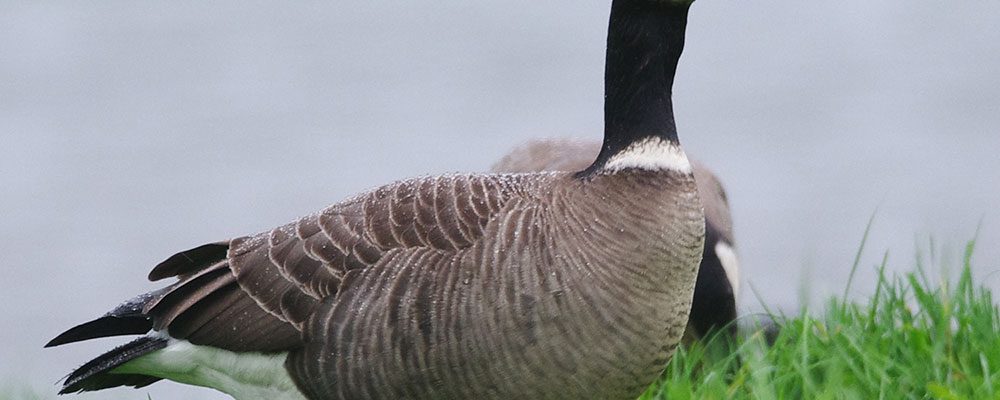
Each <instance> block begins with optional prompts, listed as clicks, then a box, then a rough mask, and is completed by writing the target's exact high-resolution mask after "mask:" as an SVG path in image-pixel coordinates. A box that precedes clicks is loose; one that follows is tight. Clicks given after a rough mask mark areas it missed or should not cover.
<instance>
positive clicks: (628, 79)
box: [585, 0, 691, 173]
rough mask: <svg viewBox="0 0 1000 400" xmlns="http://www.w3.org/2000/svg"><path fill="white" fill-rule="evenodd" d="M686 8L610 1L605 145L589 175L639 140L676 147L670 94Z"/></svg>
mask: <svg viewBox="0 0 1000 400" xmlns="http://www.w3.org/2000/svg"><path fill="white" fill-rule="evenodd" d="M690 5H691V4H690V1H685V0H614V2H613V4H612V6H611V22H610V24H609V28H608V50H607V64H606V66H605V82H604V97H605V99H604V146H603V147H602V148H601V153H600V155H599V156H598V159H597V161H595V162H594V165H593V166H591V168H589V169H588V171H592V170H597V169H600V168H601V167H602V166H603V165H604V164H605V163H606V162H607V161H608V159H610V158H611V157H613V156H614V155H616V154H617V153H618V152H620V151H622V150H624V149H626V148H627V147H628V146H629V145H630V144H632V143H636V142H638V141H642V140H646V139H649V138H660V139H663V140H667V141H670V142H673V143H677V127H676V125H675V123H674V110H673V102H672V100H671V93H672V88H673V84H674V73H675V72H676V70H677V62H678V60H679V59H680V56H681V51H682V50H683V48H684V30H685V27H686V26H687V15H688V9H689V8H690ZM586 172H587V171H585V173H586Z"/></svg>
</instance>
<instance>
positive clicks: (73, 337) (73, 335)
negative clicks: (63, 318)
mask: <svg viewBox="0 0 1000 400" xmlns="http://www.w3.org/2000/svg"><path fill="white" fill-rule="evenodd" d="M152 329H153V320H152V319H151V318H149V317H148V316H144V315H130V316H114V315H106V316H103V317H101V318H98V319H95V320H93V321H90V322H86V323H83V324H80V325H77V326H74V327H72V328H70V329H69V330H67V331H66V332H63V333H61V334H59V336H56V337H55V338H54V339H52V340H50V341H49V342H48V343H46V344H45V348H49V347H56V346H62V345H64V344H69V343H76V342H82V341H84V340H90V339H96V338H101V337H111V336H125V335H141V334H144V333H147V332H149V331H150V330H152Z"/></svg>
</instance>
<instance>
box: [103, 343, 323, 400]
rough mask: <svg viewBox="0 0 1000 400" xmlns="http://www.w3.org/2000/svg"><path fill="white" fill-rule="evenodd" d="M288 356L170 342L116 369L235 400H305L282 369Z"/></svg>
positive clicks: (119, 371) (124, 372)
mask: <svg viewBox="0 0 1000 400" xmlns="http://www.w3.org/2000/svg"><path fill="white" fill-rule="evenodd" d="M287 357H288V353H278V354H262V353H234V352H231V351H227V350H222V349H218V348H214V347H208V346H198V345H194V344H191V342H188V341H186V340H176V339H171V340H170V343H169V344H168V345H167V347H166V348H165V349H162V350H158V351H155V352H152V353H149V354H147V355H145V356H142V357H139V358H137V359H135V360H132V361H129V362H127V363H125V364H123V365H122V366H120V367H118V368H115V369H114V370H113V371H111V373H120V374H128V373H133V374H143V375H150V376H155V377H159V378H164V379H169V380H172V381H175V382H180V383H186V384H189V385H195V386H202V387H207V388H212V389H215V390H218V391H221V392H223V393H226V394H228V395H230V396H233V398H234V399H236V400H307V399H306V398H305V396H303V395H302V393H301V392H299V389H298V388H297V387H296V386H295V383H294V382H292V378H291V376H289V375H288V371H287V370H286V369H285V358H287Z"/></svg>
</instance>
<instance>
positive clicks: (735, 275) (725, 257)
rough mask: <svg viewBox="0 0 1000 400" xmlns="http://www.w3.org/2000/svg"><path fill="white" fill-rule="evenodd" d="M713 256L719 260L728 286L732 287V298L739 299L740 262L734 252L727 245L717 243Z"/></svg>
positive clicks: (731, 247)
mask: <svg viewBox="0 0 1000 400" xmlns="http://www.w3.org/2000/svg"><path fill="white" fill-rule="evenodd" d="M715 256H716V257H718V258H719V263H721V264H722V269H723V270H725V271H726V278H728V279H729V285H730V286H732V287H733V297H734V298H739V297H740V260H739V258H738V257H736V251H735V250H733V246H730V245H729V244H728V243H726V242H723V241H721V240H720V241H719V242H717V243H716V244H715Z"/></svg>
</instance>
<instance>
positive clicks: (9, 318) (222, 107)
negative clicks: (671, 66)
mask: <svg viewBox="0 0 1000 400" xmlns="http://www.w3.org/2000/svg"><path fill="white" fill-rule="evenodd" d="M609 4H610V1H608V0H601V1H596V0H587V1H581V0H548V1H510V0H504V1H501V0H480V1H474V2H470V1H466V0H448V1H424V0H415V1H407V2H400V1H385V0H376V1H350V2H348V1H339V2H294V3H293V2H256V1H254V2H247V1H242V2H234V1H223V2H200V1H198V2H196V1H172V2H155V3H154V2H133V1H104V2H69V1H64V2H38V1H22V0H3V1H0V135H2V136H0V140H2V142H0V143H2V146H0V187H2V188H3V189H2V190H3V191H2V196H0V222H2V225H0V254H3V258H2V260H3V265H2V268H3V270H2V271H3V279H2V281H0V307H2V309H0V343H2V345H0V386H2V385H4V384H3V383H2V382H9V383H12V384H14V385H27V386H31V387H33V388H34V389H35V390H36V391H38V392H41V393H42V394H44V395H46V396H48V395H50V394H51V393H53V392H54V391H55V390H56V386H55V385H54V384H53V383H54V382H55V381H56V379H57V378H59V377H60V376H62V375H63V374H65V373H67V372H69V370H70V369H72V368H73V367H75V366H77V365H79V364H81V363H82V362H84V361H86V360H87V359H88V358H89V357H91V356H94V355H96V354H98V353H100V352H102V351H104V350H106V349H108V348H110V347H112V346H113V345H115V344H118V343H120V342H122V340H103V341H97V342H94V343H87V344H80V345H76V346H68V347H65V348H59V349H54V350H45V351H43V350H42V349H41V346H42V344H43V343H44V342H45V341H47V340H48V339H49V338H51V337H52V336H53V335H55V334H57V333H59V332H60V331H61V330H62V329H64V328H66V327H69V326H71V325H73V324H75V323H78V322H82V321H84V320H86V319H88V318H91V317H95V316H97V315H99V314H101V313H103V312H104V311H106V310H107V309H109V308H110V307H111V306H114V305H115V304H117V303H118V302H119V301H121V300H123V299H125V298H127V297H129V296H132V295H135V294H138V293H140V292H143V291H146V290H149V289H152V288H155V287H157V285H153V284H150V283H147V282H146V281H145V276H146V273H147V272H148V271H149V269H150V268H151V267H152V266H153V265H154V264H156V263H157V262H159V261H161V260H162V259H164V258H165V257H167V256H169V255H171V254H173V253H174V252H175V251H178V250H182V249H186V248H188V247H190V246H193V245H198V244H201V243H203V242H207V241H214V240H218V239H225V238H229V237H232V236H236V235H240V234H245V233H250V232H255V231H259V230H263V229H266V228H269V227H271V226H274V225H277V224H280V223H284V222H287V221H290V220H292V219H293V218H295V217H297V216H299V215H302V214H305V213H309V212H312V211H315V210H317V209H319V208H321V207H324V206H326V205H327V204H329V203H333V202H336V201H339V200H340V199H343V198H344V197H345V196H348V195H350V194H352V193H355V192H358V191H360V190H364V189H366V188H370V187H372V186H375V185H379V184H382V183H387V182H389V181H392V180H395V179H399V178H404V177H410V176H415V175H423V174H436V173H442V172H450V171H481V170H485V169H487V168H488V167H489V165H490V164H491V163H492V162H493V161H494V160H495V159H497V158H498V157H499V156H500V155H502V154H503V153H504V152H506V151H508V150H509V149H510V148H512V147H513V146H515V145H517V144H519V143H521V142H523V141H525V140H527V139H530V138H536V137H553V136H580V137H588V138H599V137H600V135H601V132H602V116H601V110H602V109H601V105H602V90H603V86H602V85H603V84H602V73H603V55H604V38H605V34H606V24H607V14H608V9H609ZM998 21H1000V2H998V1H961V2H941V1H931V0H912V1H905V2H904V1H889V2H872V1H867V0H847V1H841V2H803V1H778V2H773V1H771V2H753V1H719V0H711V1H710V0H702V1H698V2H697V3H696V4H695V5H694V8H693V10H692V14H691V22H690V27H689V35H688V46H687V50H686V53H685V56H684V59H683V60H682V62H681V65H680V70H679V73H678V74H679V76H678V79H677V84H676V90H675V98H676V104H677V106H676V112H677V118H678V121H679V126H680V130H681V139H682V141H683V142H684V144H685V145H686V147H687V149H688V151H689V154H692V155H693V156H694V157H695V158H698V159H700V160H703V161H704V162H706V163H707V164H708V165H710V166H711V167H712V168H714V169H715V170H716V172H718V174H719V176H720V177H721V178H722V179H723V181H724V182H725V184H726V185H727V186H728V190H729V194H730V197H731V200H732V204H733V212H734V216H735V223H736V233H737V240H738V242H739V243H738V245H739V251H740V253H741V256H742V260H743V266H744V271H745V272H744V275H745V277H746V278H747V279H749V281H751V282H752V283H753V285H754V286H756V287H757V288H758V290H759V291H760V294H761V296H762V297H763V298H764V300H765V301H766V302H767V303H768V304H769V305H771V306H774V307H778V308H781V309H784V310H789V311H795V310H796V309H797V307H798V306H799V305H800V304H801V302H800V298H801V297H808V298H812V299H814V300H815V299H822V298H825V297H826V296H828V295H830V294H834V293H840V292H841V291H842V290H843V289H844V286H845V284H846V281H847V275H848V272H849V270H850V265H851V261H852V259H853V257H854V253H855V251H856V250H857V248H858V245H859V243H860V240H861V236H862V232H863V231H864V228H865V224H866V222H867V220H868V218H869V216H870V215H871V214H872V213H873V212H874V211H875V210H876V208H877V209H878V210H879V211H878V214H877V217H876V222H875V225H874V227H873V230H872V236H871V239H870V240H869V243H868V250H867V252H866V253H865V255H864V257H863V258H862V263H861V272H860V274H859V278H858V282H857V284H856V286H855V288H854V289H853V290H852V294H853V295H854V296H858V297H859V298H863V297H864V296H867V295H869V294H870V293H871V288H872V285H873V283H872V278H873V276H874V274H873V273H872V271H873V266H874V265H875V264H877V263H878V262H879V261H880V260H881V258H882V255H883V253H884V252H885V251H889V252H890V261H889V263H890V268H892V269H894V270H899V271H906V270H909V269H911V268H912V267H913V265H914V258H915V254H916V252H917V251H918V250H920V251H924V252H928V251H929V250H930V248H931V246H930V245H929V244H928V243H929V242H930V241H931V240H932V238H933V240H934V241H936V243H937V245H936V247H938V248H939V250H940V249H943V250H942V252H941V253H939V254H938V255H937V256H936V257H937V258H941V259H945V260H948V261H956V260H958V258H959V254H960V253H961V247H962V245H963V244H964V242H965V241H966V240H969V239H972V238H973V236H974V234H975V231H976V228H977V226H978V225H979V224H980V222H982V231H981V233H980V236H979V238H980V247H979V251H978V253H977V256H976V258H975V264H976V268H977V271H978V272H979V275H978V276H979V277H981V278H982V279H983V282H984V283H986V284H988V285H990V286H992V287H1000V277H997V275H995V274H994V275H990V273H991V272H994V271H997V270H1000V246H998V245H997V243H998V239H1000V211H998V210H997V207H998V206H1000V156H998V153H997V152H998V149H1000V128H998V127H1000V28H998V25H997V24H998ZM949 249H950V252H949ZM955 264H957V263H952V265H953V266H955ZM802 293H805V295H803V294H802ZM742 303H743V308H744V309H745V310H748V311H753V310H760V309H761V306H760V304H759V303H758V302H757V300H755V299H754V297H753V296H752V295H751V294H750V293H749V292H748V291H745V292H744V293H743V296H742ZM147 393H148V394H150V395H152V398H154V399H157V400H167V399H192V398H195V399H223V398H226V397H224V396H222V395H219V394H217V393H213V392H210V391H206V390H194V389H185V388H182V387H180V386H179V385H175V384H163V383H161V384H156V385H154V386H152V387H150V388H149V389H148V390H144V391H138V392H132V391H127V390H126V391H115V392H109V393H104V394H100V395H96V396H95V395H91V396H81V397H79V398H80V399H99V398H100V399H106V398H121V399H146V394H147Z"/></svg>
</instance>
